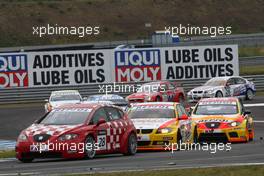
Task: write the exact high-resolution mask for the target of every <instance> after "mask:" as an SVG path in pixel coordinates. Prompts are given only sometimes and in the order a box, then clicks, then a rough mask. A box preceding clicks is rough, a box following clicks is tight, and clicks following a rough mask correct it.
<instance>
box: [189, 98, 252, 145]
mask: <svg viewBox="0 0 264 176" xmlns="http://www.w3.org/2000/svg"><path fill="white" fill-rule="evenodd" d="M191 119H192V120H193V121H194V122H195V123H196V124H197V125H196V126H197V138H198V141H200V142H201V141H206V142H208V141H209V142H210V141H216V142H218V141H221V142H248V141H250V140H253V138H254V128H253V119H252V117H251V116H250V112H249V111H246V110H245V108H244V106H243V104H242V102H241V100H239V99H238V98H236V97H230V98H205V99H202V100H200V101H199V102H198V103H197V105H196V106H195V108H194V110H193V112H192V115H191Z"/></svg>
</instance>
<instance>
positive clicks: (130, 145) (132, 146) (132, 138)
mask: <svg viewBox="0 0 264 176" xmlns="http://www.w3.org/2000/svg"><path fill="white" fill-rule="evenodd" d="M136 153H137V137H136V135H135V134H134V133H131V134H130V135H129V137H128V141H127V153H125V155H135V154H136Z"/></svg>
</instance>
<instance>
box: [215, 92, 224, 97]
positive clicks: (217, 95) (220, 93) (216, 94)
mask: <svg viewBox="0 0 264 176" xmlns="http://www.w3.org/2000/svg"><path fill="white" fill-rule="evenodd" d="M215 97H216V98H220V97H223V93H222V92H221V91H217V92H216V93H215Z"/></svg>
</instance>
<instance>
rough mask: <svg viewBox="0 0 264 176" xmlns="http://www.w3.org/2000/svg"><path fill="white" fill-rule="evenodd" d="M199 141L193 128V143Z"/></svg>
mask: <svg viewBox="0 0 264 176" xmlns="http://www.w3.org/2000/svg"><path fill="white" fill-rule="evenodd" d="M198 142H199V140H198V132H197V128H196V127H195V129H194V134H193V143H195V144H196V143H198Z"/></svg>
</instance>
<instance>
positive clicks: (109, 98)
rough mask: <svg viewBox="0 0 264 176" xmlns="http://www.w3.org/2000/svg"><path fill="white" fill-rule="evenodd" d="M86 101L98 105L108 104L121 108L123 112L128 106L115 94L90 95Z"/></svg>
mask: <svg viewBox="0 0 264 176" xmlns="http://www.w3.org/2000/svg"><path fill="white" fill-rule="evenodd" d="M87 101H88V102H90V101H92V102H93V101H96V102H98V103H100V102H109V103H110V104H113V105H116V106H119V107H121V108H122V109H123V110H125V109H126V108H127V105H128V103H127V101H126V100H125V99H124V98H123V97H121V96H119V95H115V94H107V95H106V94H103V95H91V96H89V97H88V99H87Z"/></svg>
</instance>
